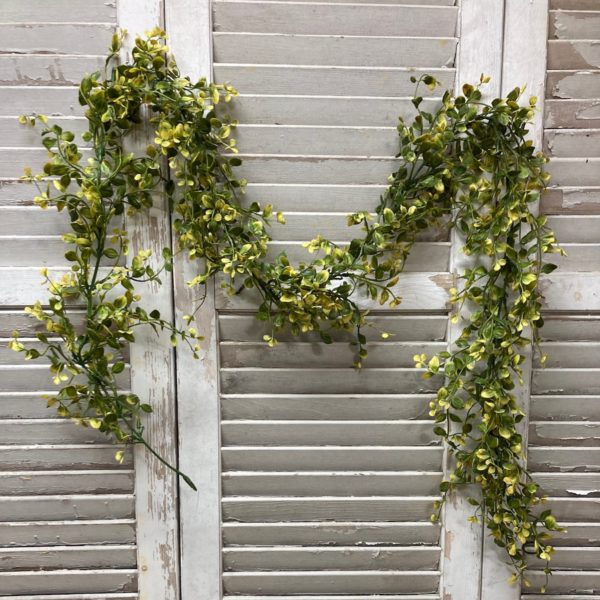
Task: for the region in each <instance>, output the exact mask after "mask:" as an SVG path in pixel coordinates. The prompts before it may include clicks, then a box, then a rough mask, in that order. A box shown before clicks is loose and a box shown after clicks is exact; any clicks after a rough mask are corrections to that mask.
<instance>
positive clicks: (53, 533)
mask: <svg viewBox="0 0 600 600" xmlns="http://www.w3.org/2000/svg"><path fill="white" fill-rule="evenodd" d="M107 544H108V545H115V544H124V545H133V544H135V520H134V519H113V520H110V521H106V520H98V521H32V522H29V523H27V522H12V523H11V522H9V523H6V522H3V523H0V546H11V547H31V546H45V547H48V546H65V547H78V546H82V545H85V546H90V545H92V546H93V545H107Z"/></svg>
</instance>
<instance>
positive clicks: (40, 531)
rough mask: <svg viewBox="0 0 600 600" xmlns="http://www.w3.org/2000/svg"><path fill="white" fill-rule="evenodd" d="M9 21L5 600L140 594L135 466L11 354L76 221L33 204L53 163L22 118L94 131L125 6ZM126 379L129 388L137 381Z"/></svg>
mask: <svg viewBox="0 0 600 600" xmlns="http://www.w3.org/2000/svg"><path fill="white" fill-rule="evenodd" d="M1 12H2V23H1V24H0V39H1V40H2V42H1V45H2V50H3V54H2V55H1V56H0V337H2V338H3V339H2V341H1V342H0V450H1V451H0V456H1V461H0V465H1V466H0V470H1V472H0V520H1V522H0V595H2V596H3V597H4V596H9V597H11V596H15V597H16V596H18V597H20V598H27V599H28V600H43V599H46V598H52V599H53V600H61V599H64V598H69V599H73V600H76V599H77V600H80V599H81V600H83V599H86V600H92V599H101V598H102V599H107V600H108V599H110V600H125V599H133V598H137V594H136V593H135V589H136V571H135V567H136V557H135V521H134V514H133V510H134V497H133V470H132V469H133V464H132V459H131V456H130V455H129V456H127V458H126V460H125V462H124V464H122V465H119V464H118V463H116V461H115V460H114V454H115V451H116V449H117V448H116V447H115V446H113V445H111V444H110V443H109V442H108V441H107V439H106V438H105V437H104V436H101V435H99V434H97V432H94V431H92V430H90V429H84V428H78V427H76V426H75V425H73V424H71V423H70V422H68V421H65V420H62V419H57V418H55V413H54V410H53V409H52V410H48V409H46V408H45V403H44V400H43V399H42V398H41V395H42V394H43V393H44V392H52V391H53V385H52V382H51V379H50V376H49V375H50V374H49V372H48V369H47V366H46V365H43V364H42V363H41V361H39V362H37V361H36V362H34V363H31V364H30V363H24V361H23V357H22V355H17V354H15V353H14V352H12V351H11V350H8V349H7V348H6V342H7V341H8V339H7V338H9V337H10V335H11V332H12V331H13V330H17V331H18V332H19V334H20V335H21V336H22V337H23V338H31V337H33V336H34V334H35V332H36V331H37V329H36V324H35V322H33V321H32V320H31V319H29V318H27V317H26V316H25V315H24V314H23V311H22V308H23V306H24V305H27V304H30V303H32V302H34V301H35V300H36V299H38V298H41V297H43V295H44V291H43V288H42V287H41V285H40V282H41V275H40V273H39V270H40V268H41V267H42V266H47V267H49V268H51V271H52V272H54V273H57V272H60V271H61V270H62V269H64V268H65V267H66V265H65V261H64V258H63V254H64V252H65V246H64V244H63V243H62V241H61V239H60V234H61V233H63V232H65V231H66V230H67V228H68V227H67V220H66V219H65V216H64V215H59V214H58V213H56V212H55V211H47V212H43V211H41V210H40V209H39V208H37V207H35V206H33V205H32V199H33V197H34V195H35V193H36V192H35V190H34V188H33V187H32V186H30V185H28V184H23V183H21V182H19V181H18V179H19V177H20V176H21V175H22V173H23V167H25V166H30V167H32V168H33V170H34V171H37V170H39V168H40V166H41V165H42V164H43V162H44V160H45V151H44V150H43V149H40V143H39V132H38V131H35V130H32V129H28V128H26V127H24V126H22V125H20V124H19V123H18V122H17V116H18V115H19V114H23V113H24V114H27V113H31V112H37V113H42V114H47V115H49V116H50V117H51V119H52V122H55V123H58V124H60V125H61V126H64V127H65V128H67V129H72V130H74V131H76V132H80V131H82V130H84V128H85V121H84V119H82V118H81V116H82V110H81V108H80V107H79V105H78V102H77V90H76V87H75V86H76V85H77V83H78V82H79V80H80V79H81V77H82V75H83V74H85V73H86V72H92V71H95V70H97V69H98V68H100V67H101V66H102V63H103V57H104V54H105V51H106V48H107V47H108V44H109V41H110V36H111V34H112V32H113V31H114V29H115V24H116V8H115V4H114V3H111V2H104V1H102V0H54V1H53V2H45V1H43V0H30V1H28V2H4V3H3V6H2V9H1ZM125 383H126V382H125Z"/></svg>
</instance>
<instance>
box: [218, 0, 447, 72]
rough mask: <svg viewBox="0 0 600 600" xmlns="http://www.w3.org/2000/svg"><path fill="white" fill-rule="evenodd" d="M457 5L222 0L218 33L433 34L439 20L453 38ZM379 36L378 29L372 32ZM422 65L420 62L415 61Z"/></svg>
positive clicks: (442, 29) (441, 32) (439, 29)
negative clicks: (237, 0)
mask: <svg viewBox="0 0 600 600" xmlns="http://www.w3.org/2000/svg"><path fill="white" fill-rule="evenodd" d="M456 11H457V9H456V7H433V6H423V7H420V6H398V5H397V6H394V5H391V4H390V5H377V4H375V5H360V4H353V5H351V4H338V5H335V4H333V5H332V4H328V3H322V4H321V3H308V4H307V3H300V2H251V1H243V2H234V1H231V0H227V1H226V2H223V1H221V0H217V1H216V2H215V3H214V8H213V19H214V20H213V26H214V30H215V31H217V32H221V31H239V32H244V33H246V32H256V33H288V34H290V33H299V34H302V33H308V34H313V35H314V34H325V35H365V34H367V35H368V34H369V32H376V33H377V35H378V36H386V35H393V36H415V37H420V36H427V35H429V34H430V33H431V27H432V24H433V23H435V33H436V35H438V36H443V37H451V36H453V35H454V32H455V28H456ZM371 35H373V33H371ZM415 66H416V65H415Z"/></svg>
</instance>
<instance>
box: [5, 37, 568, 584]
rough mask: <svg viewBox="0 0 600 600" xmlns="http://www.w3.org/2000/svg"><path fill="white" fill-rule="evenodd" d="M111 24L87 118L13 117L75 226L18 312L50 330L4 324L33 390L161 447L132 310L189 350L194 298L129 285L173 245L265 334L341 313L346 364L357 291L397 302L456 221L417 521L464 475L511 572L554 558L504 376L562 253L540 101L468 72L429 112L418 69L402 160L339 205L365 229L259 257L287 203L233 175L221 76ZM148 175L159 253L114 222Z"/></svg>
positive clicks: (226, 93) (42, 199)
mask: <svg viewBox="0 0 600 600" xmlns="http://www.w3.org/2000/svg"><path fill="white" fill-rule="evenodd" d="M122 36H123V34H116V35H115V36H114V37H113V42H112V46H111V49H110V53H109V55H108V57H107V60H106V65H105V68H104V71H103V72H98V73H94V74H92V75H89V76H86V77H84V78H83V80H82V82H81V85H80V87H79V102H80V104H81V105H82V106H83V107H84V108H85V117H86V119H87V130H86V131H85V132H84V133H83V135H82V136H81V141H80V142H79V141H76V135H75V134H74V133H72V132H70V131H66V130H64V129H62V128H61V127H59V126H58V125H56V124H50V123H49V122H48V120H47V119H46V117H44V116H41V115H26V116H23V117H21V121H22V122H23V123H24V124H29V125H35V124H36V123H37V122H38V121H39V122H41V123H42V124H43V126H44V127H43V131H42V134H41V135H42V143H43V145H44V147H45V148H46V149H47V151H48V156H49V158H48V161H47V162H46V164H45V165H44V168H43V173H40V174H36V173H32V172H31V171H30V170H26V174H25V177H24V179H25V180H26V181H29V182H33V183H35V184H36V185H37V186H38V190H39V192H38V195H37V196H36V198H35V203H36V204H37V205H38V206H40V207H41V208H43V209H47V208H50V207H51V208H54V209H56V210H58V211H59V212H63V213H65V214H66V215H67V218H68V222H69V225H70V231H69V232H68V233H65V235H64V236H63V239H64V241H65V243H66V244H67V247H68V250H67V252H66V254H65V258H66V259H67V261H69V262H70V263H71V267H70V270H68V271H67V272H66V274H64V275H62V277H54V276H52V275H51V274H50V273H48V271H46V270H44V272H43V276H44V284H45V286H46V288H47V295H48V297H47V299H46V300H44V301H39V302H37V303H36V304H35V305H34V306H32V307H29V308H28V309H27V312H28V313H30V314H31V315H33V317H35V318H36V319H37V320H39V321H40V322H42V323H43V325H44V327H45V331H44V332H43V333H38V334H37V341H38V344H37V345H36V346H35V347H34V346H29V345H27V343H24V342H23V341H21V340H19V339H18V337H17V336H16V334H15V336H14V339H13V340H12V341H11V347H12V348H13V349H14V350H16V351H19V352H23V353H24V354H25V358H26V359H30V360H34V359H40V358H44V359H46V360H48V361H49V363H50V370H51V372H52V376H53V381H54V383H55V384H56V386H57V392H56V393H55V394H53V395H52V396H50V397H49V398H48V399H47V402H48V405H49V406H55V407H56V409H57V411H58V414H59V415H60V416H63V417H68V418H70V419H72V420H73V421H75V422H77V423H78V424H80V425H83V426H86V427H92V428H95V429H98V430H99V431H101V432H104V433H106V434H107V435H109V436H112V438H113V439H115V440H116V441H118V442H121V443H132V444H136V443H138V444H144V445H145V446H146V447H147V448H148V450H149V451H150V452H153V453H154V454H156V452H155V450H154V449H153V448H151V447H150V445H149V444H148V443H147V441H146V439H145V437H144V425H143V423H144V419H143V415H144V414H145V413H149V412H151V411H152V406H150V405H149V404H148V403H147V402H145V399H144V398H140V397H138V396H137V395H136V394H135V393H133V392H130V391H124V390H126V388H127V386H126V383H125V379H124V375H126V371H127V365H126V354H125V350H126V348H127V347H128V345H129V344H132V343H135V338H136V332H137V331H138V329H139V328H140V327H151V328H152V329H154V330H155V331H157V332H158V331H168V332H169V334H170V336H171V342H172V344H173V345H176V344H178V343H183V344H185V345H186V346H189V351H190V352H192V353H193V354H194V355H195V356H197V353H198V351H199V349H200V344H201V343H202V335H201V334H202V332H198V331H197V330H196V328H195V326H194V320H195V315H196V312H194V313H192V314H190V315H186V317H185V323H183V324H181V325H178V324H174V323H173V322H172V320H171V317H170V315H161V314H160V312H159V311H157V310H153V309H152V308H151V307H147V306H146V303H145V302H146V301H145V299H144V298H143V297H142V296H141V294H140V292H139V287H140V284H142V283H147V282H157V283H158V282H160V280H161V277H164V276H165V274H168V273H169V272H170V271H171V270H172V264H173V254H174V253H181V254H183V255H185V257H186V258H187V259H188V260H190V261H193V263H194V265H195V266H196V273H197V274H196V276H195V277H194V278H193V279H192V280H191V281H189V282H188V285H189V286H190V287H192V288H198V289H200V290H204V288H205V287H206V285H207V282H208V281H209V280H210V279H212V278H215V277H218V280H219V283H220V285H222V286H223V287H224V288H225V289H226V291H227V293H229V294H231V295H235V294H241V293H244V290H247V289H252V290H254V293H255V294H256V295H257V297H258V303H257V315H258V318H259V319H261V320H263V321H265V322H266V323H267V324H268V327H269V333H268V334H267V335H265V342H266V343H267V344H268V345H269V346H272V347H274V346H276V344H277V335H278V332H280V331H282V330H289V331H290V332H291V333H292V334H294V335H301V334H302V333H305V332H308V331H317V332H319V333H320V336H321V338H322V340H323V341H324V342H325V343H329V342H331V341H332V336H331V331H332V330H335V329H341V330H349V331H353V332H354V334H355V342H354V343H355V346H356V363H355V366H356V367H357V368H360V366H361V364H362V361H363V360H364V359H366V358H367V354H368V347H367V339H366V335H365V326H366V321H365V316H366V314H367V311H366V310H364V309H363V308H362V307H361V306H362V304H361V303H362V301H363V299H364V298H365V297H366V298H369V299H370V300H371V301H377V302H378V303H379V304H380V305H381V306H382V307H387V308H392V307H394V306H397V305H399V304H400V303H401V300H402V299H401V297H400V295H399V291H398V290H399V281H400V278H401V274H402V270H403V268H404V264H405V262H406V259H407V257H408V255H409V253H410V250H411V248H412V246H413V244H414V242H415V239H416V238H417V236H418V234H419V233H420V232H421V231H423V230H425V229H427V228H431V227H438V228H440V227H447V228H455V229H456V230H457V231H458V232H459V233H460V235H461V236H462V239H463V240H464V247H463V252H464V253H465V254H467V255H469V256H471V257H472V258H473V260H472V267H470V268H468V269H467V270H466V271H465V272H464V273H463V274H461V277H460V284H458V285H457V287H456V288H454V289H452V290H450V293H451V296H452V297H451V302H452V303H453V304H454V305H455V309H456V310H455V312H454V316H453V317H452V318H453V319H454V320H455V321H456V322H458V321H459V320H462V321H461V322H462V323H463V328H462V333H461V334H460V336H459V338H458V340H457V341H456V344H455V346H454V347H453V348H451V349H450V350H449V351H447V352H441V353H439V354H438V355H435V356H432V357H428V356H425V355H417V356H415V362H416V366H417V367H419V368H422V369H424V375H425V377H438V379H439V381H440V388H439V391H438V392H437V399H436V400H435V401H433V402H432V403H431V405H430V415H431V417H432V418H433V420H434V421H435V429H434V431H435V433H436V434H437V435H439V436H440V437H441V438H442V439H443V440H444V442H445V443H446V445H447V447H448V449H449V452H450V454H451V455H452V456H453V459H454V465H453V470H452V472H451V473H450V474H449V476H448V478H447V480H445V481H444V482H443V483H442V484H441V494H442V500H441V501H440V502H437V503H436V507H435V508H436V512H435V514H434V515H433V516H432V519H433V520H436V519H437V518H438V516H439V511H440V510H441V506H442V504H443V502H444V501H445V499H446V498H447V497H448V494H450V493H451V492H453V491H454V490H456V489H458V488H460V487H461V486H463V485H465V484H476V486H477V488H478V489H479V495H477V496H476V497H473V498H470V499H469V502H471V504H473V506H474V507H475V508H474V511H475V515H474V516H473V519H475V520H477V519H482V520H483V521H484V522H485V524H486V525H487V527H488V529H489V531H490V533H491V535H492V536H493V537H494V540H495V541H496V543H497V544H498V545H499V546H501V547H502V548H505V549H506V551H507V555H508V557H509V560H510V562H511V563H512V565H513V566H514V569H515V577H518V576H520V575H521V574H522V573H523V571H524V570H525V569H526V568H527V562H526V561H527V555H529V554H532V555H535V556H537V557H538V558H541V559H543V560H549V559H550V557H551V554H552V547H551V546H550V545H549V541H548V540H549V537H550V534H549V533H548V532H549V531H553V530H557V529H559V526H558V525H557V523H556V520H555V519H554V517H553V516H552V514H551V513H550V511H549V510H540V509H539V507H538V505H539V504H540V503H541V502H542V501H543V498H542V497H541V496H540V491H539V486H538V485H537V484H536V483H535V482H534V481H532V479H531V475H530V473H529V472H528V470H527V466H526V459H525V454H524V453H525V449H524V445H523V435H522V432H521V431H520V427H521V425H520V423H521V422H522V420H523V419H524V417H525V415H524V413H523V410H522V408H521V407H520V406H519V403H518V401H517V398H516V396H515V391H514V390H515V387H516V386H517V385H519V384H520V383H522V382H523V381H522V378H523V372H522V366H523V363H524V361H525V359H526V356H527V354H528V351H529V348H530V347H531V346H532V344H533V345H534V346H536V345H537V344H538V342H539V328H540V327H541V326H542V324H543V320H542V316H541V306H542V296H541V293H540V291H539V288H538V283H539V279H540V276H542V275H543V274H546V273H550V272H551V271H552V270H553V269H554V268H555V267H554V265H552V264H550V263H547V262H546V261H545V256H546V255H547V254H551V253H556V252H560V249H559V248H558V247H557V246H556V240H555V237H554V234H553V233H552V231H551V230H550V229H549V228H548V227H547V225H546V219H545V217H543V216H538V215H537V214H536V210H535V207H536V203H537V201H538V200H539V197H540V193H541V192H542V191H543V190H544V188H545V186H546V182H547V181H548V175H547V173H546V172H545V170H544V165H545V163H546V161H547V159H546V158H545V157H544V156H543V155H542V154H541V153H539V152H537V151H536V150H535V148H534V147H533V145H532V143H531V142H530V141H528V140H527V139H526V135H527V131H528V126H529V123H530V121H531V119H532V117H533V115H534V111H535V105H536V100H535V98H531V99H530V100H529V102H528V103H525V105H524V106H522V105H521V103H520V99H521V95H522V90H520V89H519V88H517V89H515V90H514V91H512V92H511V93H510V94H509V95H508V97H506V98H499V99H496V100H494V101H492V102H491V103H486V102H483V101H482V97H481V92H480V86H481V85H482V84H484V83H486V82H487V80H486V78H484V77H482V79H481V81H480V82H479V84H478V85H477V86H471V85H465V86H464V87H463V89H462V94H461V95H453V94H452V93H450V92H446V93H444V94H443V96H442V98H441V100H440V102H439V106H438V108H437V109H436V110H435V112H433V113H429V112H427V111H425V110H423V109H422V107H421V104H422V100H423V99H422V97H420V96H419V95H418V91H419V89H420V87H422V86H427V87H429V88H430V89H435V88H436V87H437V86H438V85H439V84H438V82H437V81H436V80H435V79H434V78H433V77H431V76H424V77H421V78H420V79H419V80H418V81H417V80H415V79H414V78H413V81H414V83H415V84H416V86H417V94H416V95H415V97H414V98H413V104H414V107H415V114H416V116H415V118H414V120H413V121H412V122H410V123H409V122H405V121H404V120H403V119H399V123H398V127H397V130H398V139H399V152H398V155H397V158H398V159H399V160H398V169H397V170H396V171H395V172H394V173H393V174H392V175H391V176H390V177H389V185H388V187H387V189H386V190H385V192H384V193H383V194H382V196H381V199H380V203H379V205H378V206H377V207H375V209H374V210H373V208H370V207H365V210H364V211H360V212H356V213H354V214H351V215H349V216H348V225H349V226H351V227H354V228H357V229H360V233H357V235H356V237H355V238H354V239H352V240H351V241H350V242H349V243H348V244H343V245H342V244H336V243H334V242H332V241H330V240H328V239H325V238H323V237H321V236H317V237H316V238H315V239H313V240H311V241H310V242H308V243H307V244H305V246H306V248H307V258H306V260H305V261H302V262H300V263H299V264H296V265H293V264H291V263H290V260H289V259H288V257H287V256H286V254H285V253H281V254H280V255H279V256H277V257H276V259H274V260H268V259H267V256H266V254H267V248H268V244H269V241H270V240H271V237H270V234H269V224H270V222H271V220H272V219H273V218H275V219H277V221H279V222H281V223H285V218H284V216H283V215H282V214H281V213H276V212H274V209H273V207H272V206H270V205H269V204H267V205H264V206H260V205H259V204H258V203H256V202H248V201H247V200H246V199H245V198H244V186H245V183H246V182H245V181H244V180H243V179H242V178H240V177H239V176H237V175H236V172H235V169H236V167H238V166H239V165H240V164H241V160H240V159H239V158H238V157H237V156H236V153H237V149H236V145H235V141H234V139H233V138H232V137H231V133H232V130H233V129H234V128H235V125H236V122H235V121H233V120H231V119H230V118H228V117H227V116H226V111H224V110H222V106H223V105H226V104H227V103H229V102H230V101H231V100H232V99H233V98H234V97H235V96H236V94H237V92H236V91H235V89H234V88H233V87H231V86H230V85H227V84H216V83H210V82H208V81H207V80H206V79H200V80H199V81H196V82H192V81H190V79H189V78H187V77H184V76H182V75H181V74H180V73H179V71H178V69H177V66H176V64H175V61H174V59H173V57H172V56H171V55H170V53H169V49H168V47H167V46H166V42H165V41H164V40H165V36H164V32H162V31H160V30H155V31H153V32H150V33H149V34H148V36H147V37H146V38H138V39H136V41H135V45H134V48H133V50H132V55H131V60H130V61H128V62H124V63H123V62H119V60H118V56H119V52H120V50H121V43H122ZM148 124H149V125H150V126H151V127H152V128H153V130H154V131H155V135H154V139H153V140H152V141H151V143H150V144H149V145H148V146H147V148H146V150H145V152H139V153H133V152H131V151H129V150H127V149H126V148H127V144H126V143H125V142H126V140H127V137H128V136H129V135H131V134H132V133H133V132H136V131H138V130H140V128H143V127H148ZM157 192H162V193H164V194H166V196H167V198H168V201H169V204H170V207H171V210H172V213H173V228H174V232H175V237H176V241H177V245H176V247H175V248H174V249H173V250H172V249H171V248H164V250H163V252H162V255H161V256H160V257H152V256H150V253H149V251H146V250H144V249H138V250H137V252H136V253H133V254H132V252H131V250H130V240H129V237H128V230H127V220H128V219H129V218H131V217H132V216H134V215H136V214H137V213H140V212H142V211H146V210H148V209H149V208H150V207H151V206H152V202H153V196H154V195H155V194H156V193H157ZM157 265H158V266H157ZM169 276H170V274H169ZM202 293H204V291H202ZM202 293H201V294H200V296H202ZM201 306H202V301H199V302H198V307H197V310H200V309H201ZM463 306H464V307H465V308H468V317H467V318H466V319H464V318H463V317H462V316H461V314H462V312H464V311H461V310H460V308H461V307H463ZM81 310H83V317H82V318H83V323H81V322H80V321H79V320H78V315H80V314H81ZM381 335H382V336H383V337H384V338H387V337H389V334H387V333H385V332H383V333H381ZM273 351H276V349H274V350H273ZM157 456H158V454H157ZM158 458H159V459H161V460H163V459H162V458H161V457H160V456H158ZM117 459H118V460H122V452H118V453H117ZM165 464H167V463H165ZM167 466H169V467H170V468H172V469H174V470H175V471H176V472H177V473H178V474H179V475H180V476H181V477H182V478H183V479H184V480H185V481H186V482H187V483H188V484H189V485H190V486H192V487H194V483H193V482H192V481H191V480H190V479H189V478H188V477H187V476H186V475H185V474H183V473H180V472H179V471H178V470H177V468H176V466H174V465H168V464H167ZM194 489H195V488H194ZM547 572H550V571H549V569H547Z"/></svg>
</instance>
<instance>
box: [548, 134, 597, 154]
mask: <svg viewBox="0 0 600 600" xmlns="http://www.w3.org/2000/svg"><path fill="white" fill-rule="evenodd" d="M544 149H545V151H546V152H547V153H548V154H549V155H550V156H553V157H557V158H574V157H582V158H590V157H597V156H600V131H599V130H598V129H573V130H569V129H562V130H561V129H556V130H552V129H549V130H546V131H545V135H544Z"/></svg>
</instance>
